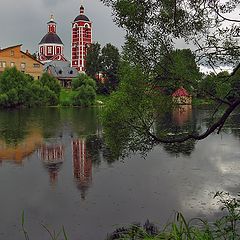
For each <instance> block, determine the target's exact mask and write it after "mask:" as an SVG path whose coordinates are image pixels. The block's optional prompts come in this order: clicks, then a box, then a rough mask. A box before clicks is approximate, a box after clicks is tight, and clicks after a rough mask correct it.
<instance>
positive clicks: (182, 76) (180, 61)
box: [154, 49, 202, 94]
mask: <svg viewBox="0 0 240 240" xmlns="http://www.w3.org/2000/svg"><path fill="white" fill-rule="evenodd" d="M154 71H155V72H156V78H155V79H154V82H155V84H156V85H157V86H160V87H162V88H165V89H167V91H168V92H169V93H170V94H171V93H172V92H173V91H175V90H176V89H177V88H179V87H181V86H184V87H185V88H186V89H187V90H188V91H190V92H193V91H194V89H196V88H197V85H198V82H199V81H200V79H201V77H202V76H201V74H200V72H199V67H198V66H197V63H196V60H195V55H194V54H193V53H192V51H191V50H190V49H176V50H172V51H170V52H169V53H168V54H166V55H163V56H162V57H161V58H160V59H159V62H158V63H157V64H156V68H155V69H154Z"/></svg>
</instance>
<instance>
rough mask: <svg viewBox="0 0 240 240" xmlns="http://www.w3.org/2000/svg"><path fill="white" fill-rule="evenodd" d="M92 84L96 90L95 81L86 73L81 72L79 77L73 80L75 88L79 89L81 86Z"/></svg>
mask: <svg viewBox="0 0 240 240" xmlns="http://www.w3.org/2000/svg"><path fill="white" fill-rule="evenodd" d="M87 85H89V86H91V87H92V88H93V89H94V90H96V83H95V81H94V80H93V79H92V78H91V77H89V76H88V75H86V74H84V73H80V74H79V75H78V77H77V78H74V79H73V81H72V88H73V90H77V89H78V88H80V87H81V86H87Z"/></svg>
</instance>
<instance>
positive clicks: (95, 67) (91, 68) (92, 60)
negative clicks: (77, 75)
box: [86, 43, 102, 79]
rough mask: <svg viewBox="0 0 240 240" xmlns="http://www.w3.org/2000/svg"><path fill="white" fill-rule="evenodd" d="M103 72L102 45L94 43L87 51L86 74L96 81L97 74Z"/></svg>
mask: <svg viewBox="0 0 240 240" xmlns="http://www.w3.org/2000/svg"><path fill="white" fill-rule="evenodd" d="M101 70H102V68H101V45H100V44H99V43H93V44H91V45H90V47H89V48H88V49H87V56H86V73H87V75H89V76H90V77H91V78H93V79H95V78H96V74H98V73H99V72H100V71H101Z"/></svg>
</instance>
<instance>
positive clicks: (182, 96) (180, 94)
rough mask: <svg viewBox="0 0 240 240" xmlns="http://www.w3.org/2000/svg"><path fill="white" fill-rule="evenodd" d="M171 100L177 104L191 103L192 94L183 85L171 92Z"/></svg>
mask: <svg viewBox="0 0 240 240" xmlns="http://www.w3.org/2000/svg"><path fill="white" fill-rule="evenodd" d="M172 97H173V101H174V102H175V103H177V104H192V96H191V95H190V94H189V93H188V91H187V90H186V89H185V88H184V87H180V88H179V89H177V90H176V91H175V92H174V93H173V94H172Z"/></svg>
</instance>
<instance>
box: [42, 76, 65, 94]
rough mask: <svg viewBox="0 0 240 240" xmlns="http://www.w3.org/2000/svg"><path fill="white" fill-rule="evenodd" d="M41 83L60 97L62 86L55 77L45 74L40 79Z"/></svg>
mask: <svg viewBox="0 0 240 240" xmlns="http://www.w3.org/2000/svg"><path fill="white" fill-rule="evenodd" d="M40 83H41V84H42V86H46V87H48V88H49V89H50V90H51V91H53V92H54V93H55V94H56V96H57V97H59V95H60V91H61V86H60V83H59V81H58V80H57V79H56V78H55V77H53V76H52V75H50V74H49V73H47V72H45V73H43V75H42V77H41V78H40Z"/></svg>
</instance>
